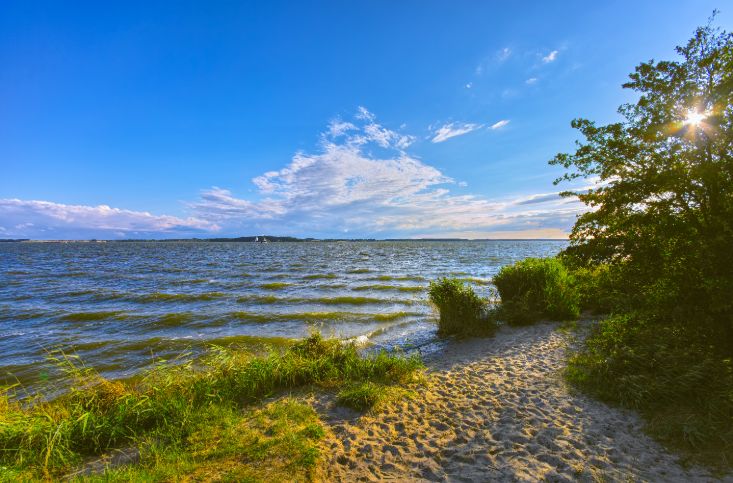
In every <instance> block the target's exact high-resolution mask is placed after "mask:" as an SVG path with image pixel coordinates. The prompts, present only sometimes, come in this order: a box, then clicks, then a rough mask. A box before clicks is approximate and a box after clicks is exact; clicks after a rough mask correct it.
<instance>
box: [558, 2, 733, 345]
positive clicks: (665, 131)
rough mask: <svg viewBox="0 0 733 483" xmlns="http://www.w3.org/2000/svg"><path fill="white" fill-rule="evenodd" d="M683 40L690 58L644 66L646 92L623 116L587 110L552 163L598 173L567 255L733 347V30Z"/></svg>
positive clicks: (664, 316)
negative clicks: (574, 137) (612, 118)
mask: <svg viewBox="0 0 733 483" xmlns="http://www.w3.org/2000/svg"><path fill="white" fill-rule="evenodd" d="M714 16H715V13H714V14H713V17H712V18H711V21H710V22H709V23H708V25H707V26H705V27H700V28H698V29H697V30H696V31H695V34H694V36H693V37H692V38H691V39H690V40H689V42H688V43H687V44H686V45H684V46H681V47H677V49H676V51H677V53H678V54H679V59H678V60H674V61H660V62H655V61H654V60H651V61H649V62H645V63H642V64H640V65H639V66H637V67H636V69H635V72H634V73H632V74H631V75H630V80H629V82H627V83H626V84H624V86H623V87H624V88H627V89H633V90H634V91H636V92H638V93H639V98H638V101H637V102H636V103H631V104H625V105H623V106H621V107H620V108H619V113H620V114H621V115H622V118H623V121H621V122H618V123H614V124H609V125H605V126H597V125H596V124H595V123H593V122H592V121H589V120H586V119H576V120H574V121H573V122H572V126H573V127H574V128H576V129H578V130H579V131H580V133H581V134H582V135H583V137H584V138H585V140H584V141H582V142H578V143H577V150H576V151H575V153H574V154H558V155H557V156H556V157H555V158H554V159H553V160H551V161H550V164H553V165H560V166H563V167H564V168H565V169H566V170H568V171H567V172H566V174H565V175H564V176H563V177H562V178H560V179H558V180H556V183H558V182H560V181H563V180H572V179H576V178H586V179H589V180H591V181H592V182H593V188H591V189H589V190H587V191H576V192H566V193H564V194H565V195H566V196H578V198H579V199H580V200H581V201H582V202H584V203H585V204H586V205H588V207H589V208H590V210H589V211H588V212H587V213H585V214H583V215H581V216H580V217H579V218H578V220H577V222H576V224H575V226H574V228H573V230H572V234H571V237H570V239H571V244H570V246H569V247H568V249H567V250H566V251H565V253H564V256H565V257H566V258H567V259H568V260H570V261H571V263H573V264H576V265H581V266H593V265H596V264H609V265H610V266H611V267H612V269H613V270H615V271H616V272H618V273H622V274H623V276H622V277H619V278H620V279H622V280H623V281H624V284H623V285H624V286H623V287H619V288H620V289H621V290H622V291H623V292H624V293H625V294H626V296H627V298H628V303H629V305H630V306H631V307H632V308H633V309H634V310H643V311H648V312H650V313H653V314H655V315H656V316H657V319H658V320H663V321H665V322H679V323H684V324H687V325H688V326H690V324H691V323H692V321H694V323H695V328H696V330H698V329H700V330H699V332H700V333H702V334H704V336H705V337H707V338H708V339H709V340H710V341H712V342H713V343H714V344H715V345H716V346H717V347H719V348H721V349H724V350H725V351H727V352H728V353H733V129H731V128H732V127H733V35H731V34H729V33H726V32H724V31H722V30H720V29H718V28H715V27H713V26H712V21H713V18H714Z"/></svg>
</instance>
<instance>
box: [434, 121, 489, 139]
mask: <svg viewBox="0 0 733 483" xmlns="http://www.w3.org/2000/svg"><path fill="white" fill-rule="evenodd" d="M482 126H483V124H472V123H462V124H460V123H455V122H451V123H449V124H445V125H443V126H441V127H440V128H438V129H437V130H436V131H435V132H434V134H435V136H434V137H433V139H432V142H434V143H442V142H443V141H446V140H448V139H450V138H454V137H456V136H462V135H464V134H468V133H470V132H472V131H475V130H476V129H480V128H481V127H482Z"/></svg>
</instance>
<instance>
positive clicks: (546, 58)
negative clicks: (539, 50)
mask: <svg viewBox="0 0 733 483" xmlns="http://www.w3.org/2000/svg"><path fill="white" fill-rule="evenodd" d="M558 53H559V52H558V51H557V50H553V51H552V52H550V53H549V54H547V55H546V56H544V57H542V62H544V63H545V64H549V63H550V62H554V61H555V59H557V54H558Z"/></svg>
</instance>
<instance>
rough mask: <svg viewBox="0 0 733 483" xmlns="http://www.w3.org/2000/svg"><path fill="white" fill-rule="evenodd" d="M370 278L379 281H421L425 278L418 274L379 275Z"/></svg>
mask: <svg viewBox="0 0 733 483" xmlns="http://www.w3.org/2000/svg"><path fill="white" fill-rule="evenodd" d="M371 280H377V281H380V282H390V281H392V280H397V281H400V280H402V281H412V282H422V281H424V280H425V277H421V276H419V275H401V276H399V275H380V276H378V277H374V278H372V279H371Z"/></svg>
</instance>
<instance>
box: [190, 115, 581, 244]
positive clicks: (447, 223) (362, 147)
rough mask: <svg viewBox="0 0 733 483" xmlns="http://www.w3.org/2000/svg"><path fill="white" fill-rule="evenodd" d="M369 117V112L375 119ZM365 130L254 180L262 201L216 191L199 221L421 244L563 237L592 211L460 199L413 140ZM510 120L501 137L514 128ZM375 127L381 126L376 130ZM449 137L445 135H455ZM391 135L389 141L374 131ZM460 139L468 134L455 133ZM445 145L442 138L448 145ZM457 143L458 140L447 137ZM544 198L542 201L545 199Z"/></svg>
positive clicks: (208, 194) (198, 208)
mask: <svg viewBox="0 0 733 483" xmlns="http://www.w3.org/2000/svg"><path fill="white" fill-rule="evenodd" d="M366 112H368V111H366ZM357 121H361V122H354V125H355V126H356V128H355V129H353V130H349V131H348V133H347V134H345V135H342V136H339V137H338V138H334V136H332V135H331V134H330V132H329V131H327V132H326V133H324V135H323V138H322V139H323V142H322V145H321V147H320V151H319V152H316V153H313V154H310V153H297V154H296V155H295V156H293V158H292V160H291V161H290V163H289V164H288V165H287V166H285V167H284V168H282V169H281V170H278V171H270V172H267V173H264V174H263V175H261V176H258V177H256V178H254V179H253V183H254V184H255V186H256V187H257V188H258V190H259V195H260V199H259V201H248V200H243V199H237V198H236V197H234V196H233V195H232V194H231V193H230V192H229V191H227V190H224V189H221V188H212V189H211V190H207V191H205V192H204V193H203V195H202V199H201V200H199V201H198V202H196V203H193V204H191V208H192V209H193V210H194V212H195V213H196V216H197V217H199V218H203V219H211V220H215V221H216V222H217V223H220V224H222V225H224V226H229V227H237V226H239V227H242V226H257V227H258V229H259V231H262V230H272V229H274V230H277V228H280V230H277V231H279V232H281V231H282V227H288V229H289V230H290V233H295V234H302V233H307V234H312V235H317V234H318V233H335V232H345V231H348V232H349V233H353V234H357V233H360V234H363V235H370V236H379V233H390V234H400V235H401V236H402V235H404V236H411V235H412V236H414V235H415V234H417V233H419V234H422V235H426V234H427V235H429V234H434V235H435V236H439V235H440V234H441V233H447V232H457V231H461V230H463V231H466V230H473V231H477V232H478V231H480V232H481V233H484V234H486V233H499V234H504V233H510V232H511V233H514V232H516V233H518V235H517V236H530V235H532V233H535V236H538V237H542V236H549V235H548V234H550V233H551V234H553V237H557V236H562V235H563V234H564V233H566V232H567V230H568V229H569V228H570V226H571V225H572V223H573V221H574V220H575V216H576V214H577V213H578V212H579V211H581V210H582V205H580V204H578V203H574V204H567V200H564V199H561V198H560V197H559V196H557V195H556V194H554V195H553V196H551V197H550V196H548V197H547V198H543V197H544V196H546V195H545V194H541V195H525V196H517V197H509V198H506V199H498V200H491V199H488V198H484V197H480V196H474V195H458V194H452V193H451V189H450V187H451V186H455V185H456V184H457V185H459V186H465V183H463V182H456V181H454V180H453V179H451V178H450V177H448V176H446V175H444V174H443V173H442V172H441V171H439V170H438V169H436V168H434V167H432V166H430V165H428V164H426V163H424V162H423V161H421V160H420V159H417V158H415V157H413V156H410V155H409V154H407V153H406V152H405V151H404V150H402V149H400V148H399V144H400V141H399V140H400V139H401V138H402V137H403V136H405V135H404V134H401V133H395V132H392V131H391V130H389V129H387V128H385V127H383V126H381V125H379V124H378V123H377V120H376V117H375V116H374V115H373V114H371V113H369V115H366V114H364V113H363V112H361V111H360V113H359V114H358V115H357ZM508 122H509V121H508V120H502V121H499V122H497V123H495V124H494V125H493V126H492V128H493V129H499V128H501V127H503V126H506V124H507V123H508ZM371 124H375V125H376V126H377V127H372V128H368V126H369V125H371ZM446 127H447V129H444V128H446ZM479 127H481V125H475V124H471V125H467V124H459V125H456V124H455V123H452V124H449V125H446V126H443V127H442V128H440V129H438V130H437V132H436V136H437V135H438V134H437V133H438V132H441V130H442V136H443V137H445V136H448V134H453V133H456V132H458V131H464V132H463V133H465V132H469V131H471V130H475V129H477V128H479ZM384 131H389V132H391V134H386V135H385V136H372V135H371V134H369V133H370V132H384ZM455 135H458V134H455ZM382 139H387V140H388V143H387V150H388V151H391V152H392V154H391V155H388V156H382V157H378V156H374V155H372V154H371V152H370V149H369V146H370V145H377V146H380V147H383V146H382V144H381V140H382ZM439 139H440V138H439ZM445 139H448V137H445ZM541 197H542V198H541Z"/></svg>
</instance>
